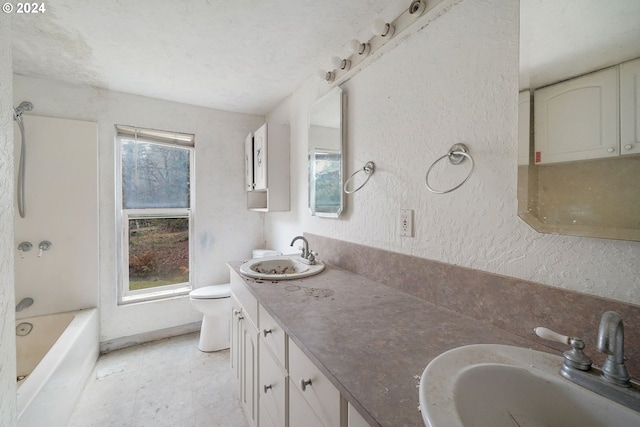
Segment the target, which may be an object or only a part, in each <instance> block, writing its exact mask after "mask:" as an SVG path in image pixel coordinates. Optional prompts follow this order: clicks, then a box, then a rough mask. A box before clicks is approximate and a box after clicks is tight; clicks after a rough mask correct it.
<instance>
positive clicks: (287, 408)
mask: <svg viewBox="0 0 640 427" xmlns="http://www.w3.org/2000/svg"><path fill="white" fill-rule="evenodd" d="M231 305H232V308H231V316H232V322H231V351H230V355H231V367H232V369H233V371H234V373H235V376H236V379H237V380H238V382H239V384H240V399H241V401H242V407H243V409H244V411H245V415H246V417H247V420H248V421H249V424H250V425H251V426H252V427H288V426H291V427H298V426H305V427H313V426H318V427H362V426H366V425H367V423H366V422H365V421H364V419H362V417H360V416H359V414H358V413H357V412H355V411H353V413H352V414H351V415H349V414H348V409H347V403H346V400H345V399H344V398H343V397H342V396H341V394H340V392H339V391H338V389H337V388H336V387H335V386H334V385H333V384H332V383H331V382H330V381H329V379H328V378H327V377H326V376H325V375H324V374H322V372H321V371H320V370H319V369H318V368H317V367H316V365H315V364H314V363H313V362H312V361H311V360H310V359H309V358H308V357H307V356H306V355H305V354H304V352H303V351H302V350H301V349H300V348H299V347H298V346H297V345H296V344H295V343H294V342H293V341H292V340H291V338H290V337H288V335H287V333H286V332H285V331H284V329H283V328H282V327H281V326H280V324H279V323H278V322H277V321H276V320H275V319H274V318H273V316H271V314H270V313H269V312H268V311H267V310H266V308H265V307H263V306H262V305H261V304H260V302H259V301H258V300H257V299H256V298H255V296H254V295H253V294H252V293H251V291H250V290H249V288H248V287H247V285H246V284H245V282H244V280H243V279H242V277H241V276H240V275H239V274H238V273H237V272H236V271H234V270H233V269H231ZM256 325H257V326H256Z"/></svg>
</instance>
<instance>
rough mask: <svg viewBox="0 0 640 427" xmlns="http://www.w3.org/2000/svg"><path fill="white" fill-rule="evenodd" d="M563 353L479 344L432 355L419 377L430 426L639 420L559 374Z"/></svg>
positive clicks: (567, 425) (637, 422)
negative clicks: (430, 360) (560, 354)
mask: <svg viewBox="0 0 640 427" xmlns="http://www.w3.org/2000/svg"><path fill="white" fill-rule="evenodd" d="M562 360H563V359H562V357H561V356H556V355H553V354H549V353H543V352H540V351H535V350H531V349H526V348H520V347H512V346H506V345H493V344H481V345H470V346H465V347H458V348H455V349H453V350H450V351H448V352H446V353H443V354H441V355H440V356H438V357H436V358H435V359H433V361H432V362H431V363H429V365H428V366H427V367H426V369H425V370H424V372H423V373H422V378H421V379H420V390H419V393H420V408H421V411H422V418H423V420H424V423H425V425H426V426H428V427H444V426H446V427H456V426H460V427H462V426H465V427H468V426H478V427H483V426H491V427H503V426H504V427H516V426H520V427H524V426H527V427H530V426H536V427H537V426H563V427H574V426H575V427H578V426H580V427H582V426H613V425H615V426H618V427H621V426H629V427H631V426H640V412H636V411H634V410H632V409H629V408H627V407H625V406H622V405H619V404H618V403H616V402H613V401H611V400H609V399H607V398H605V397H602V396H599V395H597V394H595V393H593V392H591V391H589V390H587V389H585V388H583V387H581V386H579V385H576V384H574V383H572V382H571V381H569V380H567V379H565V378H563V377H561V376H560V374H559V372H558V371H559V369H560V366H561V364H562Z"/></svg>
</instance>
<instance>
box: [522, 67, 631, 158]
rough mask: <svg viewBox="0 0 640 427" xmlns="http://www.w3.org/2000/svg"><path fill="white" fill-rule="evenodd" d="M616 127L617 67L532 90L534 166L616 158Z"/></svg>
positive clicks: (618, 144) (617, 150)
mask: <svg viewBox="0 0 640 427" xmlns="http://www.w3.org/2000/svg"><path fill="white" fill-rule="evenodd" d="M618 126H619V115H618V67H612V68H608V69H605V70H602V71H598V72H595V73H591V74H587V75H585V76H582V77H578V78H575V79H571V80H567V81H564V82H561V83H557V84H554V85H551V86H547V87H545V88H542V89H539V90H536V91H535V93H534V128H535V133H534V138H535V156H534V157H535V163H536V164H547V163H559V162H568V161H575V160H586V159H595V158H604V157H615V156H618V155H619V154H620V151H619V146H620V139H619V134H618Z"/></svg>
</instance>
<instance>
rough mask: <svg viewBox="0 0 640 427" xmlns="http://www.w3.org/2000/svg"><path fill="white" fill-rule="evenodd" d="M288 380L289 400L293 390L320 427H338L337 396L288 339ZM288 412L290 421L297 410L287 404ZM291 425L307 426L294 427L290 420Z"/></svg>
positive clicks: (325, 378)
mask: <svg viewBox="0 0 640 427" xmlns="http://www.w3.org/2000/svg"><path fill="white" fill-rule="evenodd" d="M289 378H290V379H291V382H292V383H293V384H294V385H292V386H290V390H289V396H290V397H289V398H290V399H291V396H293V395H294V391H293V389H295V391H296V392H297V393H299V394H300V395H301V396H302V398H303V399H304V400H305V401H306V402H307V404H308V406H309V407H310V408H311V409H312V411H313V413H314V414H315V416H316V417H317V418H318V419H319V420H320V421H321V422H322V425H325V426H327V427H329V426H340V425H341V422H342V412H341V402H340V392H339V391H338V389H337V388H336V387H335V386H334V385H333V384H332V383H331V382H330V381H329V380H328V379H327V377H325V376H324V375H323V374H322V372H320V370H319V369H318V368H317V367H316V365H314V364H313V362H311V360H309V358H308V357H307V356H306V355H305V354H304V353H303V352H302V350H300V348H299V347H298V346H297V345H296V344H295V343H294V342H293V341H291V339H289ZM303 383H304V384H305V386H304V387H303ZM289 408H290V409H289V411H290V412H289V414H290V415H289V416H290V417H293V416H294V414H295V411H296V408H294V404H293V402H292V401H291V402H289ZM290 421H291V425H292V426H294V425H306V424H295V423H294V422H293V419H291V420H290Z"/></svg>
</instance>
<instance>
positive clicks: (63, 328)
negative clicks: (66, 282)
mask: <svg viewBox="0 0 640 427" xmlns="http://www.w3.org/2000/svg"><path fill="white" fill-rule="evenodd" d="M29 325H32V328H31V327H30V326H29ZM98 327H99V326H98V310H97V309H96V308H90V309H85V310H79V311H71V312H67V313H57V314H50V315H45V316H38V317H31V318H26V319H18V320H16V355H17V357H16V359H17V373H18V379H20V378H21V377H23V376H24V377H25V378H24V379H22V380H19V381H18V386H17V388H18V392H17V393H18V396H17V398H18V404H17V406H18V408H17V409H18V410H17V413H18V423H17V425H18V427H20V426H24V427H30V426H44V425H46V426H51V427H54V426H60V427H64V426H66V425H67V422H68V420H69V417H70V416H71V413H72V411H73V408H74V406H75V404H76V402H77V400H78V398H79V397H80V393H81V392H82V390H83V388H84V386H85V384H86V382H87V380H88V378H89V376H90V375H91V372H92V370H93V367H94V366H95V362H96V360H97V359H98V348H99V343H98ZM29 329H31V330H30V332H29V333H28V334H27V335H24V336H20V335H23V334H25V333H26V332H27V331H28V330H29Z"/></svg>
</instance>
